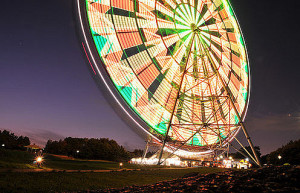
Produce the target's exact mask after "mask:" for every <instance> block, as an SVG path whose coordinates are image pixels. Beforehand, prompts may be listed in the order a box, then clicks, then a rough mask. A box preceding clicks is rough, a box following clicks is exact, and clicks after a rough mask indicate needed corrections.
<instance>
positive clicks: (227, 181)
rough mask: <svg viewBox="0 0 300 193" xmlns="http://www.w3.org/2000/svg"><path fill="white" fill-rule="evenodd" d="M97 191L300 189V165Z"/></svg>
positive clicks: (286, 191)
mask: <svg viewBox="0 0 300 193" xmlns="http://www.w3.org/2000/svg"><path fill="white" fill-rule="evenodd" d="M89 192H91V193H96V192H109V193H115V192H222V193H223V192H238V193H242V192H251V193H252V192H255V193H256V192H264V193H269V192H270V193H271V192H281V193H283V192H284V193H294V192H295V193H296V192H298V193H299V192H300V168H299V167H293V166H281V167H274V166H272V167H264V168H260V169H253V170H245V171H241V170H230V171H226V172H222V173H214V174H198V173H193V174H190V175H189V176H186V177H185V178H179V179H176V180H171V181H163V182H159V183H156V184H153V185H145V186H129V187H125V188H122V189H113V188H112V189H104V190H95V191H89Z"/></svg>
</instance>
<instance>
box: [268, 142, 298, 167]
mask: <svg viewBox="0 0 300 193" xmlns="http://www.w3.org/2000/svg"><path fill="white" fill-rule="evenodd" d="M279 156H280V157H279ZM279 158H280V159H279ZM267 163H268V164H274V165H282V164H284V163H289V164H292V165H299V164H300V139H298V140H296V141H290V142H289V143H287V144H286V145H283V146H282V147H281V148H278V149H277V150H275V151H273V152H271V153H270V154H269V155H268V156H267Z"/></svg>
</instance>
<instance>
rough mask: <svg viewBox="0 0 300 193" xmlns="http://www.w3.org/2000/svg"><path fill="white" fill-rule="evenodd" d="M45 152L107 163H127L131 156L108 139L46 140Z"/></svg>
mask: <svg viewBox="0 0 300 193" xmlns="http://www.w3.org/2000/svg"><path fill="white" fill-rule="evenodd" d="M45 152H47V153H52V154H60V155H67V156H72V157H76V158H81V159H101V160H109V161H127V160H130V158H131V156H130V153H129V152H128V151H126V150H125V148H124V147H123V146H120V145H119V144H118V143H117V142H116V141H115V140H110V139H108V138H100V139H96V138H89V139H88V138H72V137H67V138H65V139H64V140H59V141H52V140H48V142H47V144H46V146H45Z"/></svg>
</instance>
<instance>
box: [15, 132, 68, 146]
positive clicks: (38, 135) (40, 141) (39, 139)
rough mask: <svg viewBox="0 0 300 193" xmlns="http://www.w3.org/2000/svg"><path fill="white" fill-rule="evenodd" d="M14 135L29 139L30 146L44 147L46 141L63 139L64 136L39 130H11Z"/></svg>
mask: <svg viewBox="0 0 300 193" xmlns="http://www.w3.org/2000/svg"><path fill="white" fill-rule="evenodd" d="M12 132H14V133H15V134H16V135H23V136H27V137H29V139H30V141H31V144H33V143H35V144H37V145H40V146H42V147H44V146H45V145H46V143H47V141H48V140H49V139H50V140H60V139H64V138H65V137H66V136H63V135H60V134H59V133H57V132H54V131H49V130H41V129H22V130H21V129H13V130H12Z"/></svg>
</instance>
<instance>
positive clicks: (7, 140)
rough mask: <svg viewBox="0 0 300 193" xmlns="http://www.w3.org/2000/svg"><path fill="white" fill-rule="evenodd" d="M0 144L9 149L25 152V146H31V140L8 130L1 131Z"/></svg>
mask: <svg viewBox="0 0 300 193" xmlns="http://www.w3.org/2000/svg"><path fill="white" fill-rule="evenodd" d="M0 144H1V145H2V144H4V145H5V148H7V149H16V150H24V149H25V148H24V146H26V145H30V140H29V138H28V137H26V136H25V137H23V136H16V135H15V134H14V133H11V132H9V131H7V130H3V131H1V130H0Z"/></svg>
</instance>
